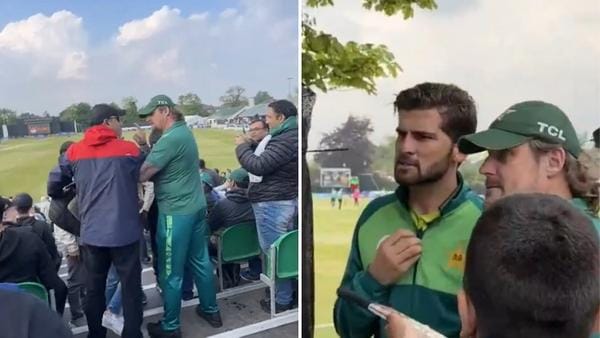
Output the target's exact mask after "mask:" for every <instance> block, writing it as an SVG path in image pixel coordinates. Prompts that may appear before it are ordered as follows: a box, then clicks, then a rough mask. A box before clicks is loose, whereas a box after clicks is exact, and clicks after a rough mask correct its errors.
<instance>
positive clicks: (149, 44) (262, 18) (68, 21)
mask: <svg viewBox="0 0 600 338" xmlns="http://www.w3.org/2000/svg"><path fill="white" fill-rule="evenodd" d="M214 1H218V0H214ZM256 1H257V3H254V2H253V1H250V2H246V1H243V0H240V1H239V5H238V6H237V7H236V8H232V10H229V11H227V10H225V11H223V12H227V13H229V14H227V13H226V14H224V15H225V16H226V17H227V18H222V17H221V14H222V13H223V12H219V11H213V12H199V11H191V12H189V13H183V12H182V11H181V10H179V9H177V8H173V7H168V6H163V7H162V8H160V9H157V10H156V11H154V12H152V13H148V15H147V16H146V17H144V16H139V17H133V18H131V19H130V20H129V21H128V22H123V23H121V24H120V26H119V27H118V29H115V30H114V31H113V32H108V33H105V34H106V36H103V37H97V38H96V39H97V40H96V41H94V43H93V44H88V42H87V36H88V34H87V32H86V30H85V29H84V25H83V23H84V22H85V19H86V18H80V17H78V16H76V15H75V14H72V13H70V12H66V11H61V12H57V13H54V14H52V15H51V16H49V17H47V16H44V15H41V14H39V15H34V16H31V17H29V18H25V19H23V20H21V21H17V22H13V23H9V24H7V25H6V26H5V27H4V28H3V27H2V26H0V69H1V70H2V71H0V102H1V103H0V107H9V108H12V109H16V110H18V111H21V112H24V111H31V112H43V111H45V110H47V111H48V112H50V113H51V114H57V113H59V112H60V111H61V110H62V109H64V108H65V107H66V106H68V105H69V104H72V103H74V102H81V101H84V102H89V103H92V104H94V103H99V102H113V101H114V102H120V101H121V99H122V98H123V97H125V96H134V97H136V98H137V99H138V101H139V104H144V103H146V100H148V99H149V98H150V97H152V96H154V95H156V94H158V93H165V94H167V95H170V96H172V98H173V99H177V96H178V95H180V94H183V93H187V92H194V93H197V94H198V95H199V96H200V98H201V99H202V100H203V102H205V103H208V104H218V103H219V101H218V99H219V97H220V96H221V95H223V93H224V92H225V91H226V90H227V88H228V87H230V86H233V85H241V86H243V87H245V88H246V89H247V95H248V96H252V95H254V94H255V93H256V92H257V91H258V90H267V91H269V93H271V95H273V96H274V97H285V96H287V78H288V77H289V76H293V77H296V74H297V72H298V69H297V67H298V65H297V29H296V27H295V26H294V25H291V24H290V20H291V21H295V20H296V17H297V13H296V8H295V6H291V5H290V4H288V3H284V2H281V1H279V0H256ZM257 4H260V6H261V8H260V10H257V9H256V8H254V5H257ZM232 7H233V6H232ZM272 27H278V30H279V32H278V34H276V35H273V34H272V33H271V29H272ZM213 33H214V34H213ZM57 93H60V95H57ZM32 97H35V100H32V99H31V98H32Z"/></svg>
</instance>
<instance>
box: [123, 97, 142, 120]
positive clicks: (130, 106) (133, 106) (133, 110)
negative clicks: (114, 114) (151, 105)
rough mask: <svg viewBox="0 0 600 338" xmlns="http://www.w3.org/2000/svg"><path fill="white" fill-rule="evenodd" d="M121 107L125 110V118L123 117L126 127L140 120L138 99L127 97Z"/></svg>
mask: <svg viewBox="0 0 600 338" xmlns="http://www.w3.org/2000/svg"><path fill="white" fill-rule="evenodd" d="M121 105H122V106H123V109H125V111H126V112H125V116H124V117H123V120H122V121H123V124H124V125H127V126H129V125H132V124H134V123H135V122H136V121H138V120H139V119H140V118H139V117H138V107H137V99H136V98H135V97H133V96H127V97H125V98H123V100H121Z"/></svg>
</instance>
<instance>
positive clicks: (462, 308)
mask: <svg viewBox="0 0 600 338" xmlns="http://www.w3.org/2000/svg"><path fill="white" fill-rule="evenodd" d="M457 298H458V314H459V316H460V326H461V330H460V337H461V338H471V337H473V338H474V337H477V318H476V315H475V308H474V307H473V303H471V300H470V299H469V297H468V296H467V294H466V293H465V291H464V290H462V289H461V290H460V291H459V292H458V295H457Z"/></svg>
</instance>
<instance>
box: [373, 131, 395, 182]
mask: <svg viewBox="0 0 600 338" xmlns="http://www.w3.org/2000/svg"><path fill="white" fill-rule="evenodd" d="M395 154H396V137H394V136H389V137H387V138H386V139H385V140H384V141H383V142H382V143H381V144H380V145H378V146H377V147H376V149H375V154H374V156H373V166H372V168H373V170H374V171H378V172H381V173H385V174H386V175H389V176H394V157H395Z"/></svg>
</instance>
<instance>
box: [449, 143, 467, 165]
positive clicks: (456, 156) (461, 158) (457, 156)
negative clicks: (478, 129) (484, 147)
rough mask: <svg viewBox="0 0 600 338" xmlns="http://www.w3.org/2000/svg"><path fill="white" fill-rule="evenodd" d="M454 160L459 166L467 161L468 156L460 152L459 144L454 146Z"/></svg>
mask: <svg viewBox="0 0 600 338" xmlns="http://www.w3.org/2000/svg"><path fill="white" fill-rule="evenodd" d="M452 158H453V159H454V162H456V163H458V164H460V163H463V162H464V161H465V160H466V159H467V155H465V154H463V153H461V152H460V151H459V150H458V143H454V145H453V146H452Z"/></svg>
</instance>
